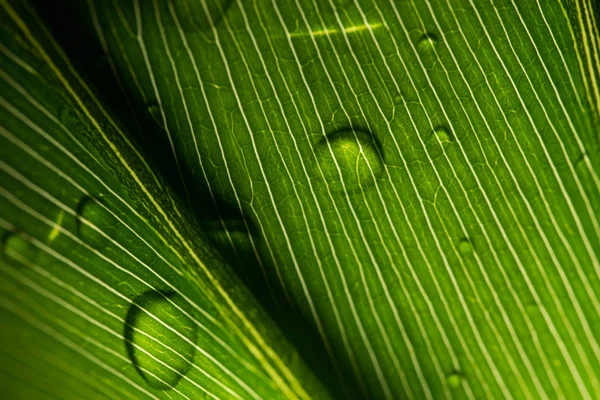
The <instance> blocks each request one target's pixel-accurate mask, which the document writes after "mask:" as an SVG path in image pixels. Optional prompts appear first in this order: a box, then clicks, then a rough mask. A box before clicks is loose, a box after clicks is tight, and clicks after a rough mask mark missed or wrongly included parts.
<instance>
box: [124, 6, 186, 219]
mask: <svg viewBox="0 0 600 400" xmlns="http://www.w3.org/2000/svg"><path fill="white" fill-rule="evenodd" d="M134 9H135V21H136V28H137V32H136V39H137V42H138V44H139V46H140V50H141V52H142V56H143V58H144V63H145V64H146V68H148V75H149V77H150V82H151V84H152V88H153V90H154V94H155V95H156V102H157V103H158V108H159V109H160V115H161V118H162V120H163V126H164V129H165V131H166V132H167V137H168V139H169V145H170V146H171V153H172V154H173V158H174V159H175V164H176V165H177V172H178V173H179V179H181V184H182V185H183V189H184V190H185V196H186V198H187V202H188V205H189V207H190V209H191V208H192V200H191V198H190V194H189V191H188V187H187V184H186V182H185V179H184V177H183V173H182V172H181V165H180V163H179V157H177V151H176V150H175V143H174V142H173V137H172V135H171V130H170V129H169V126H168V125H167V117H166V116H165V111H164V108H163V105H162V99H161V96H160V93H159V92H158V88H157V86H156V80H155V79H154V73H153V71H152V66H151V65H150V63H149V60H148V52H147V51H146V45H145V44H144V37H143V31H142V19H141V17H140V14H139V8H138V7H135V8H134Z"/></svg>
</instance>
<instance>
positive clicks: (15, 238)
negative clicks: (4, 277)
mask: <svg viewBox="0 0 600 400" xmlns="http://www.w3.org/2000/svg"><path fill="white" fill-rule="evenodd" d="M37 254H38V248H37V247H36V246H35V245H33V243H31V241H29V240H27V238H26V237H25V236H24V235H23V234H22V233H21V232H8V233H7V234H6V235H5V236H4V238H3V240H2V258H4V259H5V260H6V261H8V262H11V263H12V264H14V265H20V266H22V265H23V264H24V263H26V262H31V263H33V262H35V259H36V256H37Z"/></svg>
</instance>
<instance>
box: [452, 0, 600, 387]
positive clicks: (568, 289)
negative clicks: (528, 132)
mask: <svg viewBox="0 0 600 400" xmlns="http://www.w3.org/2000/svg"><path fill="white" fill-rule="evenodd" d="M450 8H451V9H452V7H451V6H450ZM452 12H453V9H452ZM476 14H477V15H478V13H477V12H476ZM478 18H479V15H478ZM480 23H482V22H481V20H480ZM458 29H459V31H460V32H461V34H462V30H461V28H460V26H458ZM484 29H485V27H484ZM488 40H491V39H489V37H488ZM491 44H492V48H493V49H494V51H495V52H496V55H497V56H498V57H499V55H498V53H497V51H496V50H495V48H494V47H493V43H491ZM469 49H470V51H471V52H472V50H471V48H470V46H469ZM499 60H500V63H501V64H502V65H503V67H504V63H503V61H502V60H501V59H500V58H499ZM476 62H477V60H476ZM478 65H479V64H478ZM480 68H481V67H480ZM504 69H505V72H506V74H507V75H508V77H509V79H511V82H512V83H513V87H514V88H515V91H516V93H517V96H518V97H519V99H520V101H521V104H522V105H523V107H524V110H525V112H526V114H527V116H528V117H529V120H530V122H531V124H532V126H533V127H534V130H535V131H536V134H537V136H538V139H539V141H540V144H541V145H542V147H543V148H544V151H545V153H546V155H547V152H546V148H545V146H544V144H543V142H542V141H541V138H540V137H539V132H538V131H537V127H536V126H535V124H534V123H533V121H532V120H531V116H530V115H529V112H528V111H527V108H525V104H524V103H523V100H522V99H521V97H520V94H519V92H518V90H517V89H516V87H515V86H514V82H513V81H512V78H511V76H510V75H509V74H508V71H507V70H506V68H505V67H504ZM490 90H491V89H490ZM547 157H549V156H548V155H547ZM549 162H550V163H552V161H551V160H550V159H549ZM557 179H560V178H559V177H557ZM559 184H561V182H559ZM571 211H572V212H574V211H573V209H572V208H571ZM575 217H576V216H575ZM559 271H560V270H559ZM563 281H564V283H565V287H566V289H567V291H568V293H569V295H570V296H572V297H571V298H572V299H576V297H575V296H574V294H573V292H572V290H571V288H570V285H569V284H568V281H566V280H564V279H563ZM553 298H554V299H556V297H555V296H553ZM592 299H593V298H592ZM574 305H575V306H576V311H577V312H578V314H579V318H580V321H581V322H582V324H583V327H584V330H586V325H587V321H586V320H585V318H584V317H582V312H581V311H580V310H581V309H580V307H579V305H578V302H577V301H576V300H575V304H574ZM557 307H558V308H559V309H562V306H561V304H560V302H559V303H557ZM561 314H562V315H564V313H561ZM563 318H564V317H563ZM563 321H564V320H563ZM564 322H565V324H566V325H567V326H569V327H570V322H568V321H564ZM569 333H570V334H573V333H574V332H573V329H572V327H570V330H569ZM586 335H587V337H588V340H590V345H591V346H592V348H594V347H595V346H596V347H597V344H596V345H595V346H594V343H595V339H593V335H591V332H589V330H588V331H587V332H586ZM573 339H574V340H573V342H574V345H575V346H576V348H577V351H578V354H579V356H580V357H581V358H582V360H587V355H586V354H585V352H584V351H583V349H582V348H581V344H580V342H579V340H578V339H577V338H573ZM586 364H587V365H586ZM584 365H585V366H586V370H587V369H588V368H587V367H588V366H589V362H587V361H586V362H584ZM587 373H588V374H590V377H593V376H594V374H593V373H592V372H591V371H589V370H587Z"/></svg>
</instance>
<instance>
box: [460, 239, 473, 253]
mask: <svg viewBox="0 0 600 400" xmlns="http://www.w3.org/2000/svg"><path fill="white" fill-rule="evenodd" d="M458 252H459V253H460V254H462V255H463V256H468V255H469V254H471V253H473V245H472V244H471V241H470V240H469V239H467V238H464V239H461V240H460V242H458Z"/></svg>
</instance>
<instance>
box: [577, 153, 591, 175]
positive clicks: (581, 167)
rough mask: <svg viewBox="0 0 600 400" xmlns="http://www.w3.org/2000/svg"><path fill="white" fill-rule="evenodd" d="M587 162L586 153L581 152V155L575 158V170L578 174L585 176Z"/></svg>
mask: <svg viewBox="0 0 600 400" xmlns="http://www.w3.org/2000/svg"><path fill="white" fill-rule="evenodd" d="M588 163H589V160H588V155H587V154H582V155H581V157H579V158H578V159H577V161H576V162H575V170H576V171H577V174H578V175H580V176H587V172H588Z"/></svg>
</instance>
